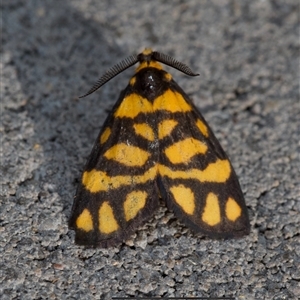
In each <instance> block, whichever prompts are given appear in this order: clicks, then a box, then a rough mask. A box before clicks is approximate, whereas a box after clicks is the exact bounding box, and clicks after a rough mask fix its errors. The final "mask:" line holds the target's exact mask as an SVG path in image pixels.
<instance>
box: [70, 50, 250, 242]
mask: <svg viewBox="0 0 300 300" xmlns="http://www.w3.org/2000/svg"><path fill="white" fill-rule="evenodd" d="M136 63H139V66H138V67H137V69H136V70H135V73H134V75H133V76H132V77H131V79H130V80H129V84H128V85H127V87H126V88H125V89H124V90H123V91H122V92H121V94H120V96H119V99H118V101H117V102H116V104H115V105H114V107H113V110H112V112H111V113H110V115H109V116H108V118H107V119H106V121H105V122H104V125H103V127H102V129H101V131H100V133H99V135H98V137H97V139H96V142H95V144H94V147H93V149H92V153H91V154H90V156H89V158H88V160H87V164H86V166H85V168H84V172H83V174H82V177H81V180H80V183H79V186H78V188H77V192H76V195H75V198H74V204H73V208H72V213H71V217H70V220H69V227H70V228H71V229H73V230H75V242H76V243H77V244H79V245H85V246H91V247H110V246H115V245H117V244H119V243H121V242H122V241H124V240H126V239H127V238H128V237H129V236H130V234H132V233H133V232H134V231H136V230H137V229H138V227H139V226H140V225H141V224H143V223H144V222H145V221H146V220H147V219H149V218H150V217H151V216H152V215H153V214H154V212H155V210H156V209H157V208H158V206H159V198H162V199H163V201H164V202H165V203H166V205H167V207H168V209H170V210H171V211H173V212H174V214H175V216H177V217H178V219H179V220H181V222H182V223H183V224H185V225H186V226H188V227H190V228H191V229H192V230H194V231H195V232H201V233H203V234H205V235H207V236H209V237H212V238H234V237H241V236H244V235H247V234H249V231H250V225H249V218H248V213H247V207H246V204H245V201H244V197H243V193H242V191H241V188H240V185H239V182H238V179H237V176H236V174H235V172H234V170H233V167H232V165H231V163H230V161H229V159H228V157H227V155H226V154H225V152H224V150H223V149H222V147H221V145H220V144H219V142H218V140H217V139H216V137H215V136H214V134H213V132H212V131H211V129H210V127H209V126H208V124H207V123H206V121H205V120H204V118H203V117H202V115H201V114H200V112H199V111H198V110H197V108H196V107H195V105H194V104H193V103H192V101H191V99H190V98H189V97H188V96H187V94H186V93H185V92H184V91H183V90H182V89H181V88H180V87H179V85H178V84H177V83H176V82H175V81H174V80H173V77H172V75H171V74H170V73H168V72H166V71H165V70H163V67H162V65H161V64H165V65H168V66H171V67H173V68H175V69H177V70H179V71H181V72H183V73H185V74H187V75H189V76H197V75H198V74H195V73H193V72H192V70H191V69H190V68H189V67H188V66H186V65H185V64H183V63H181V62H179V61H177V60H175V59H174V58H171V57H170V56H168V55H165V54H162V53H159V52H156V51H152V50H151V49H145V50H144V51H143V52H142V53H140V54H139V55H132V56H130V57H128V58H127V59H125V60H124V61H122V62H121V63H119V64H117V65H115V66H114V67H113V68H111V69H110V70H109V71H107V72H106V73H105V74H104V75H103V76H102V77H101V78H100V79H99V80H98V81H97V82H96V84H95V85H94V86H93V87H92V88H91V89H90V90H89V91H88V92H87V93H86V94H85V95H84V96H82V97H85V96H87V95H89V94H91V93H93V92H94V91H96V90H97V89H98V88H100V87H101V86H103V85H104V84H105V83H106V82H107V81H109V80H110V79H112V78H113V77H115V76H116V75H118V74H119V73H121V72H122V71H124V70H125V69H127V68H129V67H130V66H133V65H134V64H136Z"/></svg>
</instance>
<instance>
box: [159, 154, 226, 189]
mask: <svg viewBox="0 0 300 300" xmlns="http://www.w3.org/2000/svg"><path fill="white" fill-rule="evenodd" d="M158 170H159V174H160V175H161V176H167V177H169V178H171V179H195V180H198V181H199V182H215V183H225V182H226V181H227V179H228V178H229V176H230V174H231V168H230V163H229V161H228V160H220V159H218V160H217V161H216V162H215V163H211V164H209V165H208V166H207V167H206V169H204V170H203V171H201V170H199V169H186V170H185V171H174V170H172V169H170V168H168V167H166V166H164V165H159V166H158Z"/></svg>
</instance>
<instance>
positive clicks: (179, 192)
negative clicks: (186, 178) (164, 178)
mask: <svg viewBox="0 0 300 300" xmlns="http://www.w3.org/2000/svg"><path fill="white" fill-rule="evenodd" d="M170 191H171V193H172V194H173V197H174V199H175V201H176V202H177V204H178V205H179V206H180V207H181V208H182V209H183V210H184V212H186V213H187V214H189V215H192V214H193V213H194V210H195V196H194V193H193V192H192V190H191V189H190V188H188V187H185V186H184V185H183V184H180V185H178V186H172V187H171V188H170Z"/></svg>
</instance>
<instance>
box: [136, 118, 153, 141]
mask: <svg viewBox="0 0 300 300" xmlns="http://www.w3.org/2000/svg"><path fill="white" fill-rule="evenodd" d="M133 128H134V130H135V133H136V134H138V135H140V136H142V137H143V138H145V139H146V140H148V141H150V142H153V141H154V139H155V135H154V132H153V129H152V128H151V127H150V126H149V125H148V124H147V123H142V124H134V125H133Z"/></svg>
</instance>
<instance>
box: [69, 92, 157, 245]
mask: <svg viewBox="0 0 300 300" xmlns="http://www.w3.org/2000/svg"><path fill="white" fill-rule="evenodd" d="M128 93H129V92H128V88H127V89H126V90H125V91H124V92H123V93H121V96H120V98H119V100H118V102H117V103H116V105H115V107H114V108H113V111H112V113H111V115H110V116H109V117H108V118H107V120H106V121H105V123H104V125H103V127H102V130H101V132H100V134H99V136H98V137H97V140H96V142H95V144H94V147H93V149H92V152H91V154H90V156H89V158H88V161H87V164H86V166H85V170H84V172H83V175H82V178H81V182H80V184H79V186H78V189H77V192H76V196H75V199H74V204H73V208H72V213H71V218H70V220H69V227H70V228H72V229H74V230H75V242H76V243H77V244H79V245H87V246H100V247H109V246H114V245H115V244H117V243H119V242H121V241H123V240H124V239H126V238H127V237H128V236H129V235H130V234H131V233H132V232H133V231H134V230H135V229H136V228H137V227H138V226H139V225H141V224H142V223H143V222H144V221H145V220H146V219H148V218H149V217H150V216H151V215H152V212H153V211H154V210H155V209H156V208H157V206H158V195H159V193H158V189H157V185H156V177H157V159H158V154H157V150H155V149H153V147H155V145H156V144H157V143H153V142H151V141H149V139H146V138H145V137H143V136H141V135H140V134H139V130H138V129H136V128H135V125H136V121H134V119H130V118H121V117H115V112H116V111H117V110H118V109H119V107H120V105H121V103H122V101H123V100H124V97H125V96H128ZM152 119H153V118H152ZM138 121H139V123H140V124H148V123H149V122H152V121H153V120H150V118H149V119H147V116H146V115H145V117H144V119H140V120H138ZM149 128H150V126H149ZM153 150H154V151H153Z"/></svg>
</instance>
